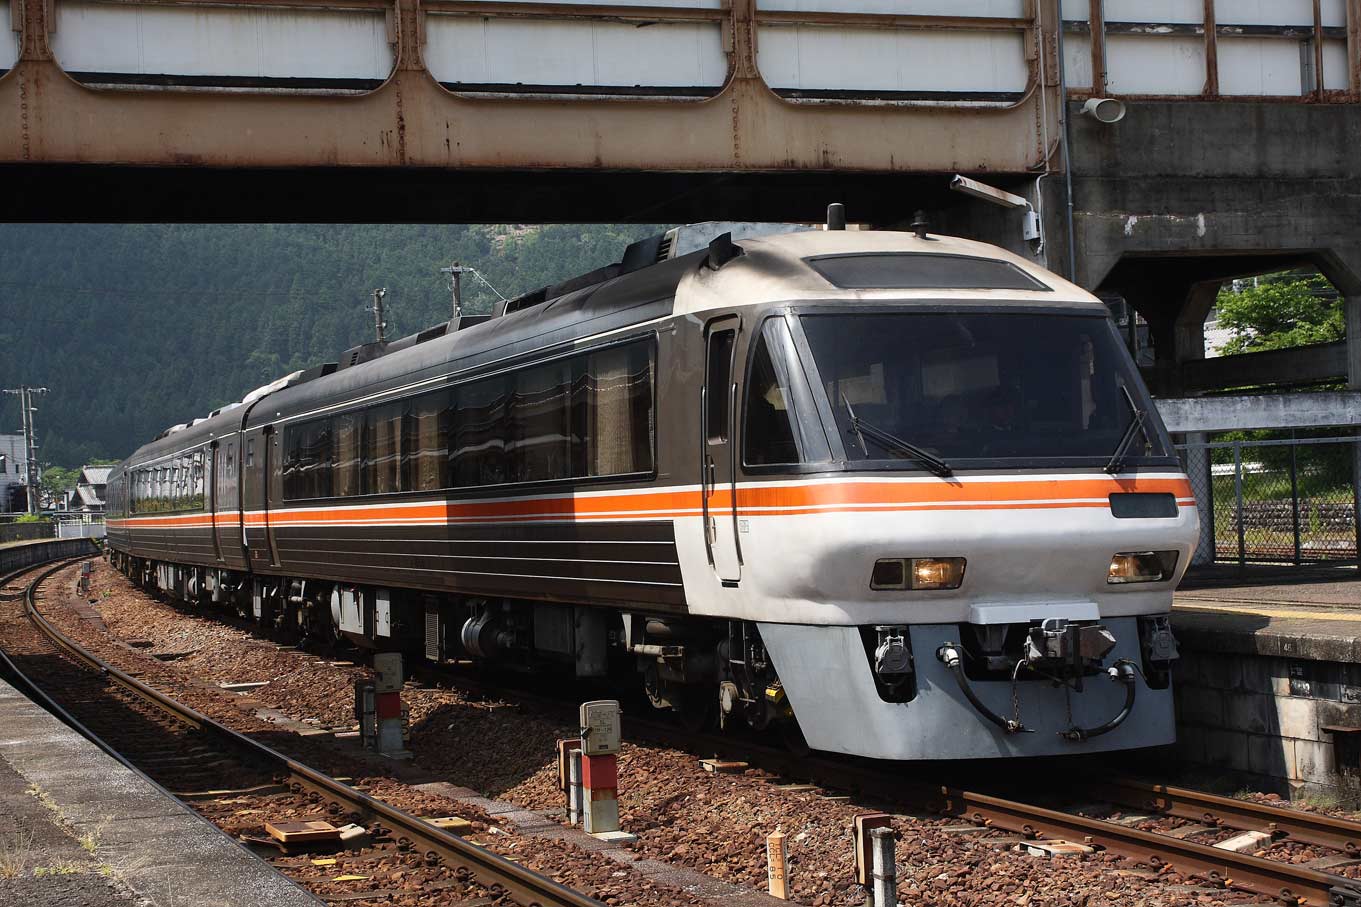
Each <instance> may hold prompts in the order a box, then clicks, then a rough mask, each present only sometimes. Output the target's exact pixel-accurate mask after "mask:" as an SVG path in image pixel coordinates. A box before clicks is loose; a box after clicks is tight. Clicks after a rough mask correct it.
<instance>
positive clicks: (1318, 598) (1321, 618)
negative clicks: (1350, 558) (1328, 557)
mask: <svg viewBox="0 0 1361 907" xmlns="http://www.w3.org/2000/svg"><path fill="white" fill-rule="evenodd" d="M1172 624H1173V628H1174V629H1175V630H1176V632H1177V636H1178V638H1179V639H1182V640H1183V641H1184V642H1186V643H1188V644H1192V645H1194V646H1195V647H1196V648H1198V649H1201V648H1205V649H1210V650H1214V649H1215V648H1218V649H1219V650H1220V651H1224V652H1234V653H1239V654H1244V655H1264V656H1280V657H1288V658H1303V659H1308V660H1311V661H1332V662H1358V663H1361V574H1358V571H1357V569H1356V568H1355V567H1331V568H1324V567H1304V568H1295V567H1255V566H1249V567H1246V568H1239V567H1216V568H1211V569H1209V570H1201V571H1197V572H1196V573H1194V574H1192V575H1191V576H1189V577H1188V579H1187V581H1186V582H1185V583H1183V586H1182V588H1181V589H1179V590H1177V595H1176V602H1175V605H1174V607H1173V616H1172Z"/></svg>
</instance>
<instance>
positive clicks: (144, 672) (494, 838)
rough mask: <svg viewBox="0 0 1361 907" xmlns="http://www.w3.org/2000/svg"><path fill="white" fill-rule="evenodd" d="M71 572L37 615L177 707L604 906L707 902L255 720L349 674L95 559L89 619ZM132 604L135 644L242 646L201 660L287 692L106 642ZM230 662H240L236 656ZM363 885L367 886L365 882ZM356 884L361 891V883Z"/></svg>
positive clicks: (248, 826) (242, 821)
mask: <svg viewBox="0 0 1361 907" xmlns="http://www.w3.org/2000/svg"><path fill="white" fill-rule="evenodd" d="M78 570H79V566H78V565H77V566H74V567H70V568H67V569H65V570H63V571H61V572H59V573H58V574H56V575H55V576H53V577H52V578H51V579H49V580H48V582H47V584H46V585H45V586H44V589H45V590H46V594H45V597H44V600H43V601H42V602H41V604H40V606H41V607H42V609H43V613H44V615H45V616H46V617H48V618H49V620H51V621H52V622H53V623H54V624H56V625H57V626H58V628H59V629H61V630H62V631H63V632H65V633H67V634H68V635H70V636H71V637H72V638H74V639H75V640H76V641H77V642H79V643H80V644H81V645H83V646H85V647H86V648H88V649H90V650H91V651H93V652H95V653H96V654H98V655H99V656H100V657H102V658H104V659H106V660H108V661H110V662H111V663H113V664H115V665H116V666H118V667H121V668H123V669H124V670H129V671H136V672H138V674H139V679H141V680H142V681H143V682H145V683H148V684H150V685H152V686H154V687H156V688H158V689H160V690H162V691H164V692H166V693H168V694H169V695H172V696H173V697H174V698H176V699H177V700H179V701H180V702H183V703H184V704H186V705H188V706H190V707H192V708H194V709H197V710H198V711H200V712H203V713H204V714H206V715H208V716H210V717H212V718H215V719H217V720H218V721H221V722H222V723H223V724H226V725H227V726H229V727H231V728H232V729H233V730H236V731H240V732H243V733H247V734H250V735H251V736H253V737H255V738H256V739H258V740H260V741H261V742H263V743H266V744H268V745H269V746H271V747H273V748H275V749H277V750H280V751H281V752H284V753H286V754H287V755H289V756H292V757H293V758H296V759H298V760H299V761H301V762H304V763H306V764H308V765H312V766H314V767H316V768H318V769H320V770H321V771H324V772H326V773H328V774H330V775H332V776H333V777H347V778H351V779H353V780H352V781H351V783H352V784H353V785H354V786H356V787H358V788H360V789H362V790H365V791H366V792H368V793H369V794H371V795H372V796H374V797H377V798H379V799H382V800H384V801H386V802H388V803H390V804H392V805H394V806H396V807H398V808H400V809H403V810H405V811H407V812H410V813H412V814H414V815H418V816H428V817H436V816H451V815H457V816H461V817H463V818H466V819H469V820H470V821H472V822H473V829H472V833H471V839H472V840H475V841H476V842H477V843H479V844H482V845H483V846H486V847H487V848H488V849H491V850H494V851H496V852H498V853H501V854H504V855H506V856H510V857H513V858H515V859H516V860H518V861H519V862H520V863H522V864H523V865H525V866H528V867H530V868H532V869H535V870H537V871H538V872H541V873H543V874H544V875H547V876H549V877H550V878H553V879H555V880H556V881H558V882H560V883H562V884H564V885H566V886H568V887H570V888H573V889H576V890H578V891H581V892H583V893H585V894H587V895H589V896H591V897H594V898H597V899H599V900H601V901H603V902H604V903H606V904H638V905H644V907H663V905H665V907H669V905H679V907H702V905H705V904H707V903H708V902H706V901H703V900H701V899H699V898H696V897H693V896H691V895H689V894H687V893H686V892H683V891H680V890H678V889H673V888H663V887H660V886H658V885H657V884H656V883H654V882H652V881H651V880H649V879H646V878H644V877H642V876H641V875H639V874H638V873H637V872H636V871H634V870H632V869H630V868H628V867H626V866H620V865H618V864H616V863H614V862H611V861H605V860H601V859H600V858H598V857H595V856H592V855H591V854H588V853H586V852H585V851H582V850H579V849H577V848H574V847H571V846H570V845H567V844H563V843H561V842H556V841H546V840H543V839H529V838H525V837H523V836H521V835H518V834H516V833H515V832H514V831H513V830H509V829H506V828H502V827H500V826H497V825H496V824H495V823H494V822H493V821H492V820H491V819H490V817H488V816H487V815H486V814H485V813H483V812H481V811H479V810H476V809H473V808H470V807H469V806H468V805H467V804H464V803H461V802H458V801H454V800H451V799H449V798H446V797H442V796H439V795H436V794H430V793H427V792H424V791H417V790H414V789H413V788H411V787H410V786H408V785H406V784H403V783H401V782H400V781H398V780H396V779H395V778H392V777H390V776H388V775H387V774H385V773H384V772H383V771H382V770H381V769H379V768H375V766H374V765H373V764H371V763H370V762H368V761H367V760H362V759H357V758H355V757H353V756H350V755H348V754H346V753H344V752H342V751H341V750H340V748H339V747H338V746H337V745H336V744H335V743H334V741H333V740H332V738H330V737H327V736H312V737H303V736H299V735H297V734H294V733H292V732H288V731H283V730H281V729H280V728H278V727H276V726H275V725H272V724H270V723H269V722H266V721H263V720H261V719H259V718H256V717H255V715H254V711H255V708H256V707H257V705H258V704H259V703H260V702H265V703H268V704H269V705H276V706H279V707H281V710H284V711H287V712H289V713H290V714H293V715H294V716H295V717H298V718H300V719H301V718H305V717H316V716H317V715H318V714H320V713H321V712H323V711H324V707H325V706H327V705H328V702H326V701H325V700H326V697H327V696H328V695H329V696H332V697H334V696H335V695H337V693H336V692H335V691H336V690H337V689H342V690H343V693H344V695H345V697H346V698H347V699H348V700H350V701H351V702H352V700H353V693H352V690H351V689H350V688H349V681H348V679H347V680H345V681H344V683H340V682H333V683H330V684H329V685H327V686H323V685H322V684H321V683H320V682H318V683H314V684H310V685H309V684H304V683H302V682H301V676H302V674H303V673H304V672H307V671H310V672H311V673H312V674H314V675H326V674H328V673H329V672H331V671H332V670H335V671H354V670H355V669H353V668H333V667H332V666H331V665H323V664H322V663H321V662H319V661H318V660H317V659H314V658H308V657H306V656H305V655H303V654H302V653H298V652H294V651H285V650H280V649H277V648H274V647H262V646H259V645H257V644H256V643H255V641H253V640H251V639H250V638H249V636H248V635H247V634H242V633H240V632H239V631H230V630H228V631H227V632H226V633H225V634H224V635H222V636H212V635H210V634H211V633H213V631H214V630H227V628H221V627H216V628H215V627H214V625H213V623H212V622H210V621H206V620H204V619H202V618H199V617H196V616H192V615H183V614H179V613H178V612H177V611H176V610H175V609H173V608H170V607H168V606H166V605H164V604H162V603H158V602H154V601H151V600H149V599H147V598H146V597H145V596H143V595H142V593H141V592H140V591H138V590H136V589H135V588H133V587H132V586H131V584H129V583H127V582H126V580H125V579H124V578H123V577H122V576H121V575H119V574H118V573H116V572H115V571H113V570H112V569H111V568H109V567H108V566H107V565H106V564H103V563H97V566H96V572H95V575H94V577H93V578H92V588H91V594H90V596H89V597H88V602H90V603H93V605H94V608H95V611H96V612H97V613H95V614H93V615H92V614H90V613H89V611H90V609H89V607H87V600H83V599H79V598H77V597H76V595H75V594H74V585H75V579H76V576H77V571H78ZM138 608H141V609H144V610H145V611H146V612H147V615H146V616H144V618H143V621H142V622H140V623H138V624H136V625H135V626H136V627H137V633H136V635H135V636H133V637H132V639H135V640H138V641H142V640H147V639H150V640H151V641H152V642H157V639H156V638H152V637H153V635H159V636H160V638H161V639H163V640H164V641H165V642H166V643H167V645H168V646H169V647H170V648H167V649H164V650H165V651H175V652H183V651H185V649H184V648H183V644H184V642H185V641H189V642H192V643H193V644H195V645H196V646H198V647H199V648H201V649H204V650H206V649H208V648H209V647H212V648H219V647H221V648H226V647H228V646H231V645H237V646H240V647H241V648H242V652H240V653H234V654H226V655H224V654H222V653H211V654H209V653H206V652H205V653H204V660H205V661H209V660H210V659H211V661H209V663H211V664H214V665H216V670H218V671H222V670H226V669H227V668H228V666H229V665H231V664H238V663H239V664H248V665H250V666H251V668H252V669H253V670H262V671H265V673H264V674H263V675H254V676H255V677H256V678H257V679H269V680H271V683H270V687H273V682H272V678H273V672H274V671H276V670H277V672H278V673H279V674H280V675H281V676H284V677H287V678H289V679H290V683H289V684H288V686H287V689H289V690H290V691H291V692H290V693H288V694H285V695H282V696H278V698H277V699H276V698H274V697H275V696H276V695H277V694H276V693H274V692H271V693H270V694H269V696H267V697H252V698H250V699H247V698H245V697H241V696H238V695H236V694H234V693H228V692H226V691H224V690H221V689H220V688H217V687H216V684H217V683H219V682H221V679H219V678H221V677H222V675H220V674H219V675H214V674H213V673H212V672H211V671H209V676H208V678H207V679H205V678H203V677H200V676H198V674H197V671H196V670H195V669H194V668H192V667H191V666H190V665H191V661H190V658H189V657H188V656H186V657H185V658H181V659H177V660H174V661H170V662H162V661H160V660H158V659H156V658H155V657H154V653H155V652H157V651H158V650H161V649H160V646H159V644H158V645H157V646H153V647H151V648H149V649H148V648H141V647H129V646H128V645H126V644H125V643H123V642H121V641H118V640H116V639H115V638H114V637H113V636H111V635H110V633H111V632H112V628H113V627H114V626H117V625H118V624H119V622H120V621H122V620H124V619H125V618H126V616H127V612H128V611H130V610H137V609H138ZM106 612H107V613H106ZM158 620H159V621H163V622H165V623H167V624H178V626H172V627H170V628H168V629H167V628H159V629H158V628H156V627H154V626H152V625H153V624H154V623H156V621H158ZM125 626H133V625H131V624H125ZM247 649H249V655H253V656H263V660H261V659H260V658H251V657H248V656H247V654H246V652H247ZM238 656H239V657H240V658H241V661H235V660H234V659H235V658H236V657H238ZM276 660H277V661H276ZM323 668H324V669H323ZM230 679H231V680H239V679H240V678H239V677H233V678H230ZM315 679H316V680H318V681H320V680H322V679H323V677H322V676H318V677H317V678H315ZM281 688H282V687H281ZM262 689H267V688H262ZM326 689H330V690H331V692H330V693H329V694H328V693H326V692H325V690H326ZM257 700H258V701H257ZM329 705H330V707H331V708H332V709H333V710H336V713H339V712H338V710H339V708H340V706H339V704H338V703H335V702H330V703H329ZM247 809H249V807H247ZM283 812H284V813H286V814H287V815H285V816H283V818H303V817H315V814H316V812H317V807H316V806H315V805H311V804H308V803H306V801H304V800H300V801H299V802H298V804H297V806H296V810H290V809H288V808H284V809H283ZM235 821H236V822H237V823H238V824H237V826H236V827H234V828H233V831H237V832H241V831H246V830H249V831H250V832H251V833H254V834H259V833H260V831H261V824H262V822H263V819H262V818H260V817H259V816H256V815H253V814H251V813H249V812H248V811H247V812H246V813H245V814H244V815H243V816H239V817H236V819H235ZM382 869H383V871H384V872H386V873H387V876H388V880H389V881H393V882H400V879H393V878H392V873H393V872H394V871H401V870H395V869H394V868H393V867H382ZM369 875H372V873H369ZM365 881H366V882H369V883H370V885H371V884H372V882H371V880H368V879H366V880H365ZM357 887H359V888H361V889H362V888H363V887H364V886H362V885H361V886H357ZM448 898H449V893H448V892H445V893H443V894H440V893H438V892H431V893H428V894H425V895H419V896H418V895H411V896H406V897H401V898H398V900H397V901H396V902H394V903H399V904H401V905H404V907H425V905H426V904H431V905H433V904H436V903H439V904H444V903H448ZM497 903H498V905H499V904H500V903H501V901H499V900H498V902H497Z"/></svg>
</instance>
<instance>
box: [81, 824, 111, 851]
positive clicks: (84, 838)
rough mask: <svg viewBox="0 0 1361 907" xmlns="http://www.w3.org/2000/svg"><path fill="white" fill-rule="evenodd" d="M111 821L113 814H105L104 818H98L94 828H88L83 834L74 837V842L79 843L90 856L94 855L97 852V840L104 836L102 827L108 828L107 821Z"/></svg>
mask: <svg viewBox="0 0 1361 907" xmlns="http://www.w3.org/2000/svg"><path fill="white" fill-rule="evenodd" d="M112 821H113V816H105V817H104V818H102V819H100V820H99V823H98V824H97V825H95V827H94V828H92V829H90V830H89V831H86V832H85V833H84V834H81V835H79V836H78V837H77V838H76V843H78V844H79V845H80V849H81V850H83V851H85V852H86V853H88V854H89V855H90V856H94V855H95V854H96V853H98V852H99V842H100V840H101V839H102V838H103V837H104V829H106V828H108V827H109V823H110V822H112Z"/></svg>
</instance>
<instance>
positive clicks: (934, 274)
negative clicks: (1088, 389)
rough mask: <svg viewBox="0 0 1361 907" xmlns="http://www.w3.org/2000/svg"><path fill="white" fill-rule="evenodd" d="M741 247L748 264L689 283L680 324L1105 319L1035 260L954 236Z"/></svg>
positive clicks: (816, 236) (824, 237) (814, 237)
mask: <svg viewBox="0 0 1361 907" xmlns="http://www.w3.org/2000/svg"><path fill="white" fill-rule="evenodd" d="M738 245H739V246H740V248H741V249H742V254H740V255H738V256H737V257H735V258H733V259H732V260H731V261H730V262H728V263H727V264H725V265H723V266H722V267H720V268H719V269H717V270H713V269H709V268H698V269H695V270H694V272H693V273H691V274H689V275H687V277H686V279H685V281H683V282H682V284H681V287H680V292H679V293H678V294H677V307H676V314H677V315H681V314H691V313H696V312H703V311H706V310H708V309H714V308H720V307H726V308H731V307H732V306H733V305H734V304H737V305H761V304H766V303H772V302H812V301H819V302H822V301H826V302H890V301H892V302H902V301H912V300H922V301H930V302H939V301H941V300H949V301H950V302H952V303H953V302H961V303H965V304H978V303H984V304H993V305H997V304H1023V305H1044V306H1055V307H1060V308H1069V307H1074V308H1079V309H1090V310H1093V311H1105V307H1104V305H1103V304H1102V302H1101V301H1100V300H1099V299H1097V298H1096V297H1095V296H1093V295H1092V294H1090V293H1088V292H1087V291H1086V290H1084V289H1082V288H1081V287H1079V286H1077V285H1076V284H1072V283H1069V282H1068V281H1066V280H1064V279H1063V278H1061V277H1059V276H1058V275H1057V274H1054V273H1053V272H1051V271H1048V270H1045V269H1044V268H1042V267H1040V266H1039V265H1037V264H1035V263H1034V262H1032V261H1030V260H1029V259H1026V258H1024V257H1022V256H1020V255H1015V254H1013V253H1011V252H1008V251H1006V250H1005V249H1001V248H998V247H997V246H993V245H989V244H987V243H981V242H975V241H973V240H968V239H960V238H958V237H953V236H938V235H934V234H928V235H926V236H918V235H917V234H915V233H899V232H890V231H869V230H844V231H843V230H834V231H816V232H799V233H786V234H781V235H777V236H765V237H759V238H753V239H747V240H742V241H741V242H740V243H738ZM966 263H967V264H966ZM734 301H736V303H735V302H734Z"/></svg>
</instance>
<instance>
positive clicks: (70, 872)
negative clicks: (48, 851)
mask: <svg viewBox="0 0 1361 907" xmlns="http://www.w3.org/2000/svg"><path fill="white" fill-rule="evenodd" d="M87 871H88V870H87V869H86V868H85V867H84V866H82V865H80V864H79V863H74V862H72V861H70V860H64V861H62V862H61V863H57V864H56V865H54V866H35V867H34V868H33V876H34V878H38V879H41V878H43V877H44V876H79V875H84V874H85V873H86V872H87Z"/></svg>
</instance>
